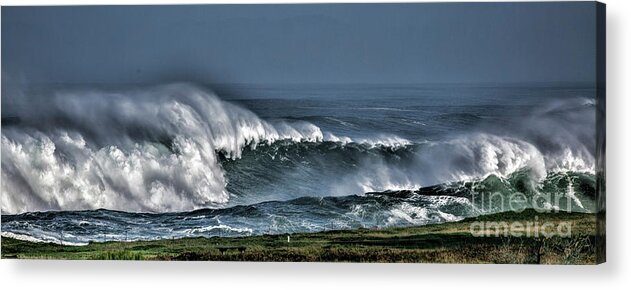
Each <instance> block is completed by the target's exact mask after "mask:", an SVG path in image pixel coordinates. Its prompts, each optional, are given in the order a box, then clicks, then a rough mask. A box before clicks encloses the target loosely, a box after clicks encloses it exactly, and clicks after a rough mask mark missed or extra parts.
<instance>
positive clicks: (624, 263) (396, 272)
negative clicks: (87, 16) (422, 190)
mask: <svg viewBox="0 0 631 290" xmlns="http://www.w3.org/2000/svg"><path fill="white" fill-rule="evenodd" d="M180 2H181V3H184V4H192V3H270V2H273V3H297V2H300V3H303V2H306V3H324V2H340V1H327V0H322V1H299V0H293V1H278V0H276V1H252V0H250V1H198V0H186V1H180ZM341 2H346V3H349V2H415V1H352V0H347V1H341ZM445 2H455V1H445ZM460 2H468V1H460ZM605 2H606V3H607V89H608V92H607V94H608V95H607V98H608V100H607V125H608V127H607V138H608V140H607V156H608V160H607V192H608V196H607V208H608V211H607V224H608V226H607V228H608V233H607V235H608V237H607V247H608V249H607V252H608V255H607V256H608V257H607V260H608V262H607V263H606V264H604V265H600V266H522V265H433V264H340V263H230V262H116V261H17V260H1V261H0V287H2V288H3V289H14V288H18V287H25V288H27V289H31V288H33V289H37V288H40V289H48V288H51V287H52V288H56V287H55V286H58V287H59V288H62V287H63V288H64V289H73V288H76V289H87V288H90V289H115V288H119V287H122V288H125V289H126V288H132V287H133V288H138V289H182V290H188V289H232V288H237V289H240V288H246V287H247V288H252V289H260V288H269V289H301V290H302V289H319V290H321V289H328V288H331V289H356V288H368V289H377V288H381V289H404V288H403V287H405V288H407V289H423V288H424V289H443V288H447V289H459V288H460V289H472V288H473V289H476V288H484V289H503V290H506V289H511V290H512V289H529V290H532V289H538V288H542V289H550V288H558V289H567V288H570V287H572V288H575V289H592V290H593V289H616V288H622V287H625V286H626V287H628V284H629V283H625V282H630V278H629V277H631V269H630V268H629V263H630V261H631V256H630V253H631V250H630V248H631V244H630V241H631V234H630V232H631V227H629V224H627V222H630V221H631V217H630V213H631V208H630V207H631V199H630V196H631V190H630V189H631V187H630V185H627V184H626V180H628V179H629V175H630V174H631V171H630V170H629V168H631V158H630V154H629V153H630V152H631V142H630V141H631V139H630V136H629V134H630V132H631V130H629V128H628V127H626V126H625V125H626V124H631V105H630V103H631V91H630V90H629V86H624V85H623V84H624V83H629V80H630V79H631V74H630V72H629V69H630V68H631V63H630V58H629V52H630V51H631V39H630V36H631V33H630V30H631V15H629V13H628V9H627V8H629V6H630V5H629V2H631V1H628V0H609V1H605ZM0 4H2V5H3V6H6V5H58V4H63V5H78V4H80V5H86V4H89V5H95V4H177V1H172V0H171V1H169V0H140V1H139V0H133V1H124V0H113V1H112V0H111V1H102V0H101V1H97V0H95V1H89V0H80V1H68V0H61V1H60V0H58V1H54V0H53V1H43V0H38V1H33V0H27V1H20V0H1V1H0ZM625 52H626V53H625Z"/></svg>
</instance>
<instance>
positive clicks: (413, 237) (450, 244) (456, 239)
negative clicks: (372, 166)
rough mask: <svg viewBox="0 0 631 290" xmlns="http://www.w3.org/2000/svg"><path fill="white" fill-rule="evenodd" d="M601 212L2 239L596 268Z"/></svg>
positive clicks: (43, 254) (244, 256)
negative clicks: (396, 224) (167, 235)
mask: <svg viewBox="0 0 631 290" xmlns="http://www.w3.org/2000/svg"><path fill="white" fill-rule="evenodd" d="M596 221H597V219H596V215H595V214H587V213H566V212H559V213H537V212H535V211H534V210H526V211H523V212H521V213H515V212H505V213H498V214H491V215H485V216H480V217H476V218H469V219H465V220H462V221H458V222H450V223H443V224H433V225H424V226H412V227H403V228H387V229H375V230H373V229H355V230H335V231H326V232H317V233H297V234H291V235H289V236H290V242H288V241H287V236H288V235H287V234H285V235H262V236H250V237H238V238H226V237H223V238H222V237H212V238H182V239H174V240H170V239H167V240H156V241H135V242H105V243H100V242H94V243H90V244H88V245H86V246H68V245H58V244H52V243H34V242H28V241H22V240H17V239H13V238H8V237H3V238H2V240H1V250H2V254H1V257H2V258H3V259H7V258H9V259H70V260H83V259H103V260H199V261H270V262H272V261H275V262H280V261H295V262H421V263H517V264H522V263H528V264H540V263H541V264H595V263H596V251H595V246H594V245H595V239H596V238H595V236H596ZM529 222H537V223H549V224H550V225H559V224H560V223H565V224H566V225H567V224H571V227H572V232H571V236H569V237H558V236H557V237H547V238H546V237H543V236H541V235H539V236H534V235H533V234H532V233H533V232H530V233H531V234H530V235H526V232H527V231H528V229H522V231H521V233H522V234H523V235H522V236H521V237H516V236H514V235H504V234H503V232H502V231H501V230H500V233H499V234H498V235H496V234H495V232H494V230H493V228H489V229H488V230H487V231H486V234H485V235H483V236H479V235H474V234H472V232H471V225H472V223H476V224H477V225H479V224H482V223H487V224H492V225H511V224H513V223H521V224H525V223H529Z"/></svg>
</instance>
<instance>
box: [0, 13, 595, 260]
mask: <svg viewBox="0 0 631 290" xmlns="http://www.w3.org/2000/svg"><path fill="white" fill-rule="evenodd" d="M604 21H605V8H604V5H603V4H599V3H596V2H545V3H535V2H532V3H448V4H446V3H416V4H317V5H182V6H180V5H174V6H90V7H78V6H77V7H74V6H61V7H2V198H1V201H2V207H1V209H2V258H17V259H125V260H127V259H129V260H132V259H139V260H209V261H318V262H320V261H324V262H333V261H335V262H422V263H533V264H596V263H600V262H604V259H605V243H604V239H605V232H604V222H605V172H604V168H605V166H604V161H605V159H604V156H605V130H604V129H605V124H604V120H605V119H604V117H605V109H604V108H605V106H604V104H605V76H604V65H605V64H604V58H605V55H604V43H605V34H604Z"/></svg>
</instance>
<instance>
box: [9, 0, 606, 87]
mask: <svg viewBox="0 0 631 290" xmlns="http://www.w3.org/2000/svg"><path fill="white" fill-rule="evenodd" d="M595 15H596V14H595V4H594V2H574V3H572V2H570V3H483V4H480V3H478V4H463V3H449V4H376V5H375V4H362V5H348V4H346V5H344V4H338V5H205V6H118V7H117V6H109V7H106V6H100V7H99V6H92V7H67V6H66V7H2V81H3V84H4V85H10V84H11V83H12V82H23V83H51V82H54V83H156V82H169V81H192V82H204V83H264V84H265V83H273V84H282V83H417V84H422V83H477V82H494V83H512V82H545V81H554V82H556V81H572V82H573V81H592V80H593V79H594V76H595V72H594V70H595V54H596V51H595Z"/></svg>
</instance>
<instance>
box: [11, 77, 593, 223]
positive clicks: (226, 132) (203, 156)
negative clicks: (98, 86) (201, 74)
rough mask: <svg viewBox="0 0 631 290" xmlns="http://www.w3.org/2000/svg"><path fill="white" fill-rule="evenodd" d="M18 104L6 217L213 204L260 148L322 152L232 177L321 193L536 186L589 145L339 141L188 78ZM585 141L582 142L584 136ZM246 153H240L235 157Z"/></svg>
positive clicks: (546, 139)
mask: <svg viewBox="0 0 631 290" xmlns="http://www.w3.org/2000/svg"><path fill="white" fill-rule="evenodd" d="M21 102H22V103H19V104H17V105H16V108H15V113H16V115H17V117H18V118H19V122H12V124H11V125H9V126H3V129H2V181H3V182H2V212H3V214H14V213H22V212H32V211H48V210H82V209H98V208H107V209H113V210H124V211H134V212H173V211H188V210H194V209H199V208H206V207H221V206H223V205H225V204H226V203H227V202H228V201H229V200H230V198H231V194H232V192H230V191H229V190H228V189H227V185H228V183H230V182H232V181H234V178H235V176H239V175H238V174H239V172H237V173H234V174H233V173H232V172H231V171H230V172H226V170H227V169H226V167H229V165H227V164H228V162H227V161H229V160H236V161H238V162H235V164H236V165H237V166H238V163H239V162H251V163H250V164H249V165H250V167H248V168H256V167H251V166H252V164H254V163H252V160H254V159H252V157H251V156H256V155H257V154H267V155H266V156H271V155H273V154H272V153H273V152H270V151H269V150H272V149H274V150H278V148H295V146H296V145H297V144H303V145H306V147H303V148H302V149H305V150H315V149H317V150H319V151H318V152H317V153H318V154H319V156H315V155H310V156H306V155H308V154H306V153H305V152H301V151H300V150H295V151H291V150H290V151H291V152H289V153H287V154H288V155H285V156H284V157H285V158H289V159H292V158H293V159H292V160H293V161H295V162H294V163H295V164H299V165H300V166H301V167H296V166H294V167H289V168H290V169H291V170H289V171H280V170H281V169H279V168H276V167H274V166H275V163H269V162H268V163H264V164H263V165H264V166H263V167H261V168H259V169H258V170H259V171H257V172H252V171H247V172H246V171H242V172H241V173H243V175H241V178H242V179H243V180H253V181H255V182H259V184H265V183H267V182H266V181H267V180H269V174H270V173H271V172H274V171H280V173H278V174H279V175H289V174H290V173H292V172H295V171H297V169H296V168H302V171H304V173H305V175H304V176H302V179H301V180H314V178H323V180H328V181H323V182H322V183H321V184H326V185H327V187H326V188H325V191H326V192H327V193H328V194H331V195H349V194H357V193H364V192H371V191H384V190H394V189H413V188H419V187H421V186H427V185H432V184H439V183H445V182H454V181H466V180H475V179H479V178H484V177H486V176H490V175H496V176H500V177H506V176H510V175H511V174H513V173H514V172H516V171H519V170H521V169H523V168H528V169H529V170H528V172H529V175H530V180H532V182H533V186H535V185H536V184H538V183H540V182H541V181H542V180H544V179H545V177H546V176H547V174H548V173H549V172H555V171H575V172H582V171H587V172H593V170H594V158H593V156H592V155H591V154H590V152H593V151H590V148H586V147H585V146H583V145H581V144H583V143H584V142H583V143H581V142H579V141H580V140H579V141H576V140H574V139H572V138H571V137H568V136H574V135H576V134H575V132H574V131H567V130H555V129H551V128H552V127H550V126H553V125H554V124H555V122H556V121H555V122H550V121H546V120H545V119H544V118H543V117H541V118H540V117H538V118H537V119H536V120H537V121H536V122H532V123H531V124H530V125H532V126H531V127H529V128H528V130H527V131H526V130H525V132H524V134H523V138H521V137H516V136H508V135H507V136H504V135H500V134H488V133H470V134H464V135H461V136H454V137H452V138H450V139H448V140H445V141H435V142H424V143H418V142H417V143H414V142H411V141H409V140H407V139H404V138H400V137H397V136H394V135H386V134H372V136H370V137H365V138H357V137H355V138H350V137H348V136H336V135H335V134H332V133H331V132H323V130H322V129H321V128H320V127H318V126H316V125H314V124H312V123H310V122H307V121H301V120H292V121H287V120H285V121H269V120H263V119H261V118H259V117H258V116H257V115H256V114H254V113H253V112H251V111H249V110H247V109H244V108H242V107H239V106H237V105H234V104H232V103H229V102H225V101H222V100H221V99H219V98H218V97H217V96H216V95H214V94H213V93H211V92H208V91H206V90H204V89H202V88H199V87H196V86H193V85H188V84H174V85H166V86H158V87H153V88H149V89H138V90H127V91H120V92H117V91H108V92H102V91H79V92H77V91H73V92H58V93H55V94H53V95H46V96H30V97H25V98H23V99H22V100H21ZM559 107H563V108H565V107H567V106H566V105H565V104H556V105H555V106H554V107H551V108H550V109H549V110H547V111H545V112H544V113H543V114H553V115H554V114H556V113H554V112H555V110H558V108H559ZM555 116H556V115H555ZM580 116H581V115H580V114H577V113H575V112H574V111H572V112H571V115H569V117H568V115H563V118H565V119H564V120H565V121H566V122H568V123H577V122H576V119H575V118H578V117H580ZM537 122H539V123H537ZM579 123H580V122H579ZM548 130H549V131H550V132H552V133H554V134H555V135H549V134H550V133H548V132H549V131H548ZM582 130H583V131H587V132H590V131H593V130H590V129H589V128H587V129H586V128H583V129H582ZM533 136H534V137H533ZM583 137H584V138H586V139H588V140H589V134H586V135H584V136H583ZM541 140H543V141H541ZM592 140H593V139H592ZM279 145H280V146H281V147H278V146H279ZM292 146H293V147H292ZM323 146H324V147H323ZM244 152H246V153H247V154H249V155H248V156H249V157H247V158H244V159H247V160H242V158H243V157H244ZM308 152H310V151H308ZM313 152H315V151H313ZM349 152H350V153H349ZM333 153H334V156H333V155H330V154H333ZM347 154H348V155H347ZM260 156H262V155H260ZM316 157H317V159H316ZM343 157H346V158H352V160H351V161H352V162H348V164H347V165H348V167H343V166H341V165H342V164H341V163H340V162H342V161H344V160H345V159H344V158H343ZM248 158H249V159H248ZM279 158H280V157H279ZM322 163H329V164H331V165H330V166H329V167H327V168H336V166H338V165H340V167H339V168H341V169H338V170H330V171H328V173H330V174H332V175H314V174H315V173H314V170H312V169H313V168H315V167H314V166H318V164H322ZM242 169H243V168H242ZM232 170H235V168H232ZM237 171H238V170H237ZM266 174H267V175H266ZM228 176H231V178H233V179H232V180H231V179H230V178H228ZM257 178H260V179H257ZM298 181H300V180H298ZM297 186H298V187H296V188H298V189H301V188H302V189H304V187H305V186H307V185H297ZM314 186H318V185H314ZM307 190H312V188H307ZM251 194H256V192H254V193H251Z"/></svg>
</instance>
